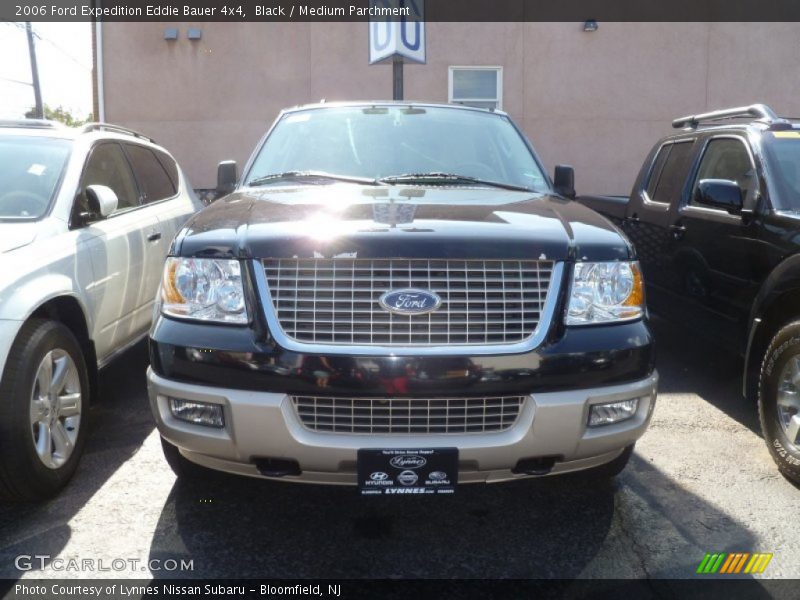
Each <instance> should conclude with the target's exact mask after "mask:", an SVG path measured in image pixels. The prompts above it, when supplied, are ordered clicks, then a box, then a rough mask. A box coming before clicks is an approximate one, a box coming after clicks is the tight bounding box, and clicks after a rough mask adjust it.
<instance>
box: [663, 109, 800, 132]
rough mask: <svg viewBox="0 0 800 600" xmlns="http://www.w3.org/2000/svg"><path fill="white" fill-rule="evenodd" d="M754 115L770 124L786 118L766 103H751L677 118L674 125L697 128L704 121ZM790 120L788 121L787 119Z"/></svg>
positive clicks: (755, 117)
mask: <svg viewBox="0 0 800 600" xmlns="http://www.w3.org/2000/svg"><path fill="white" fill-rule="evenodd" d="M747 117H752V120H758V121H762V122H764V123H766V124H768V125H772V124H776V123H782V122H784V121H785V119H781V118H780V117H778V115H776V114H775V111H773V110H772V109H771V108H770V107H769V106H767V105H766V104H751V105H750V106H739V107H737V108H725V109H722V110H714V111H711V112H707V113H700V114H699V115H689V116H686V117H681V118H680V119H675V120H674V121H673V122H672V126H673V127H674V128H675V129H680V128H681V127H688V128H689V129H697V127H698V126H699V125H700V124H702V123H703V122H704V121H722V120H724V119H744V118H747ZM787 122H788V121H787Z"/></svg>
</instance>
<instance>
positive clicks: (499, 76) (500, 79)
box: [447, 65, 503, 110]
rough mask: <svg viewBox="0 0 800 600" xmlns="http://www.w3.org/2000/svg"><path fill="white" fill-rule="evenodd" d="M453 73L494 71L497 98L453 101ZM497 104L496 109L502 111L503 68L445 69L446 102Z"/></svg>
mask: <svg viewBox="0 0 800 600" xmlns="http://www.w3.org/2000/svg"><path fill="white" fill-rule="evenodd" d="M454 71H496V72H497V90H496V91H497V98H459V99H458V100H454V99H453V72H454ZM492 100H495V101H496V102H497V109H498V110H503V67H501V66H499V65H496V66H485V65H481V66H468V65H463V66H462V65H456V66H451V67H448V69H447V101H448V102H450V103H451V104H461V103H463V102H491V101H492Z"/></svg>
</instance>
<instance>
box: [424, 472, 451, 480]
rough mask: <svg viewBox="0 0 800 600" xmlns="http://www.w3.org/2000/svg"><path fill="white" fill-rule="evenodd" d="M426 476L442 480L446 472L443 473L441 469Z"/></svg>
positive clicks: (445, 477) (445, 476)
mask: <svg viewBox="0 0 800 600" xmlns="http://www.w3.org/2000/svg"><path fill="white" fill-rule="evenodd" d="M428 477H430V478H431V479H433V480H434V481H443V480H445V479H447V473H445V472H443V471H434V472H433V473H431V474H430V475H428Z"/></svg>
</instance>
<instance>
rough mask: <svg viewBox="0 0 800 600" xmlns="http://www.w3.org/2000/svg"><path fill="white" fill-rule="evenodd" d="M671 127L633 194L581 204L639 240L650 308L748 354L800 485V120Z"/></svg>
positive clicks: (752, 385)
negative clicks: (671, 133)
mask: <svg viewBox="0 0 800 600" xmlns="http://www.w3.org/2000/svg"><path fill="white" fill-rule="evenodd" d="M742 119H744V122H743V121H742ZM673 126H674V127H676V128H680V129H682V131H681V132H680V133H676V134H674V135H672V136H669V137H667V138H665V139H663V140H661V141H659V142H658V143H657V144H656V145H655V147H654V148H653V150H652V151H651V152H650V154H649V155H648V157H647V159H646V160H645V163H644V166H643V167H642V170H641V171H640V173H639V177H638V178H637V180H636V183H635V184H634V187H633V192H632V194H631V197H630V200H628V199H627V198H625V199H622V198H612V197H605V198H604V197H599V196H595V197H591V196H588V197H583V198H581V202H583V203H584V204H586V205H588V206H591V207H592V208H595V209H596V210H598V211H600V212H603V213H606V214H607V215H609V216H610V217H611V218H612V220H616V221H617V222H618V223H621V224H622V225H623V227H624V228H625V230H626V232H627V233H628V235H629V236H630V238H631V240H633V242H634V243H635V245H636V249H637V251H638V252H639V254H640V256H641V259H642V267H643V269H644V272H645V278H646V280H647V284H648V298H649V300H650V302H651V305H652V307H653V310H654V312H657V313H662V314H663V315H664V316H665V317H668V318H672V319H673V320H675V321H679V322H682V323H685V324H689V325H690V326H691V327H692V329H693V330H694V331H701V332H705V333H707V334H711V335H712V336H713V337H715V338H717V339H718V340H720V341H722V342H723V343H725V344H727V346H728V347H730V348H731V349H733V350H740V351H741V352H742V353H743V354H744V356H745V361H744V366H745V376H744V392H745V395H746V396H748V397H750V398H756V397H757V398H758V407H759V415H760V417H761V429H762V431H763V434H764V439H765V440H766V442H767V446H768V447H769V450H770V452H771V453H772V457H773V458H774V459H775V462H776V463H777V464H778V467H779V468H780V470H781V472H782V473H783V474H784V475H786V476H787V477H788V478H790V479H793V480H795V481H800V237H798V232H800V124H798V123H792V122H791V121H788V120H786V119H781V118H778V117H777V116H776V115H775V113H774V112H773V111H772V110H771V109H770V108H769V107H767V106H764V105H763V104H756V105H753V106H747V107H742V108H734V109H726V110H721V111H716V112H712V113H706V114H701V115H693V116H690V117H684V118H681V119H676V120H675V121H674V122H673Z"/></svg>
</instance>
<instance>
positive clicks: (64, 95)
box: [0, 22, 92, 119]
mask: <svg viewBox="0 0 800 600" xmlns="http://www.w3.org/2000/svg"><path fill="white" fill-rule="evenodd" d="M91 27H92V24H91V23H33V31H34V34H36V35H35V36H34V41H35V45H36V57H37V62H38V66H39V83H40V86H41V89H42V102H44V103H45V104H47V105H49V106H51V107H53V108H56V107H58V106H62V107H64V108H65V109H67V110H69V111H70V112H71V113H72V114H73V115H74V116H76V117H78V118H81V119H85V118H86V116H87V115H88V114H89V113H91V112H92V30H91ZM0 57H2V60H0V118H4V117H6V118H9V117H11V118H14V117H22V116H23V115H24V113H25V112H26V111H28V110H30V109H31V108H33V105H34V100H33V87H32V86H31V85H30V83H31V63H30V59H29V56H28V41H27V37H26V35H25V24H24V23H9V22H0Z"/></svg>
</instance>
